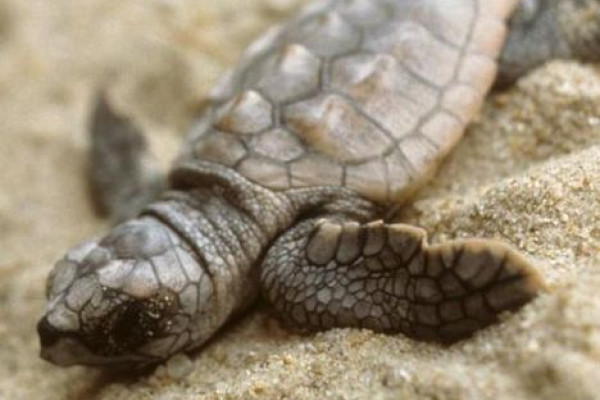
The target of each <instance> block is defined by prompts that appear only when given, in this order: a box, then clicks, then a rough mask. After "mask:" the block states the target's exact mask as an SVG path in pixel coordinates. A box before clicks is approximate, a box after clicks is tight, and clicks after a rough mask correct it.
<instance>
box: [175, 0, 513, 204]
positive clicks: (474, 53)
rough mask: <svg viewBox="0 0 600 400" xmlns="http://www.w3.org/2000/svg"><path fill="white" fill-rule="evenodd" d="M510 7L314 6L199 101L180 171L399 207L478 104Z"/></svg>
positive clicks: (482, 1) (355, 2) (442, 2)
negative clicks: (192, 168)
mask: <svg viewBox="0 0 600 400" xmlns="http://www.w3.org/2000/svg"><path fill="white" fill-rule="evenodd" d="M516 3H517V1H516V0H514V1H513V0H338V1H316V2H315V3H313V4H312V5H310V6H309V8H307V9H306V10H305V11H304V12H303V13H302V14H301V15H300V16H299V17H298V18H296V19H295V20H292V21H290V22H289V23H288V24H286V25H284V26H282V27H276V28H273V29H272V30H271V31H269V32H267V33H266V34H265V35H264V36H263V37H262V38H260V39H259V40H258V41H256V42H255V43H254V44H253V45H251V46H250V48H249V49H248V50H247V52H246V53H245V54H244V55H243V57H242V60H241V62H240V64H239V66H238V67H237V68H235V69H234V70H232V71H230V72H229V73H228V74H227V75H226V76H225V77H224V78H223V79H222V81H221V82H220V83H219V84H218V85H217V86H216V87H215V88H214V89H213V91H212V92H211V93H210V95H209V100H210V103H209V104H210V105H209V106H208V107H207V109H206V111H205V112H204V114H203V115H202V117H201V118H200V119H199V121H198V122H197V123H196V124H195V126H194V128H193V129H192V131H191V133H190V134H189V136H188V138H187V140H186V144H185V146H184V148H183V152H182V154H181V158H180V159H181V160H186V159H189V158H197V159H202V160H208V161H213V162H217V163H220V164H223V165H226V166H228V167H231V168H234V169H235V170H237V171H238V172H239V173H241V174H242V175H244V176H246V177H247V178H249V179H251V180H252V181H255V182H257V183H259V184H262V185H264V186H267V187H269V188H272V189H287V188H292V187H306V186H320V185H337V186H346V187H349V188H352V189H355V190H356V191H358V192H359V193H361V194H362V195H364V196H366V197H368V198H370V199H372V200H375V201H378V202H397V201H402V200H403V199H405V198H406V196H407V195H408V194H409V193H410V192H412V191H413V190H414V189H415V188H417V187H418V186H420V185H421V184H423V183H424V182H426V180H427V179H428V178H429V177H431V175H432V174H433V172H434V171H435V169H436V168H437V166H438V164H439V163H440V161H441V160H442V159H443V157H444V156H445V155H446V154H447V153H448V152H449V151H450V150H451V149H452V147H453V146H454V145H455V144H456V142H457V141H458V139H459V138H460V137H461V135H462V133H463V132H464V130H465V127H466V125H467V124H468V123H469V121H470V120H471V119H472V117H473V115H474V114H475V113H476V112H477V111H478V109H479V107H480V106H481V104H482V101H483V98H484V96H485V95H486V93H487V91H488V90H489V88H490V86H491V84H492V82H493V80H494V78H495V74H496V61H495V60H496V57H497V55H498V53H499V51H500V50H501V48H502V45H503V42H504V37H505V33H506V32H505V31H506V28H505V22H506V19H507V18H508V16H509V15H510V13H511V12H512V10H513V9H514V7H515V5H516Z"/></svg>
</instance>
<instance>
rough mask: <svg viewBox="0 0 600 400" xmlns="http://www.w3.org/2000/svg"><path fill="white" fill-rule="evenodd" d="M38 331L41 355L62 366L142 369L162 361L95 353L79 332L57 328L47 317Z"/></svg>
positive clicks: (146, 357) (42, 320) (135, 356)
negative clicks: (81, 338)
mask: <svg viewBox="0 0 600 400" xmlns="http://www.w3.org/2000/svg"><path fill="white" fill-rule="evenodd" d="M37 331H38V335H39V338H40V357H41V358H42V359H44V360H45V361H47V362H49V363H52V364H55V365H58V366H61V367H70V366H73V365H87V366H91V367H101V366H106V365H112V366H114V367H115V368H116V369H129V368H135V369H140V368H144V367H146V366H150V365H153V364H156V363H157V362H159V361H160V360H159V359H157V358H154V357H150V356H141V355H125V356H117V357H115V356H102V355H98V354H95V353H94V352H92V351H91V350H90V349H89V348H88V347H87V346H86V345H84V344H83V343H82V341H81V340H80V339H79V337H78V335H77V333H74V332H63V331H61V330H59V329H56V328H55V327H53V326H52V324H51V323H50V322H49V321H48V319H47V318H46V317H42V318H41V319H40V321H39V322H38V324H37Z"/></svg>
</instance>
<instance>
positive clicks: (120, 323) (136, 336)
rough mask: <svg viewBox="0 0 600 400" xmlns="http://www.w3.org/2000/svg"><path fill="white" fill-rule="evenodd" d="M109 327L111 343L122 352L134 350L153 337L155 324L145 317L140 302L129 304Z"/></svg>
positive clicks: (120, 311) (119, 311)
mask: <svg viewBox="0 0 600 400" xmlns="http://www.w3.org/2000/svg"><path fill="white" fill-rule="evenodd" d="M115 312H116V313H117V314H118V315H116V318H115V319H114V320H113V321H114V322H113V323H112V325H111V327H110V333H109V334H110V336H111V337H112V341H113V342H114V343H115V344H116V345H117V346H119V347H121V348H122V349H123V350H124V351H127V350H134V348H135V347H138V346H139V345H141V344H143V343H144V342H145V341H146V340H147V339H148V338H149V337H152V336H153V331H154V330H155V329H156V326H155V325H157V323H156V321H153V320H152V319H151V318H149V317H148V316H147V315H145V312H144V307H143V305H142V303H141V302H131V303H128V304H125V305H124V308H123V309H121V310H117V311H115Z"/></svg>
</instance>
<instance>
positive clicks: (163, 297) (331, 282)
mask: <svg viewBox="0 0 600 400" xmlns="http://www.w3.org/2000/svg"><path fill="white" fill-rule="evenodd" d="M517 3H518V1H517V0H514V1H513V0H333V1H317V2H315V3H314V4H313V5H312V6H310V7H309V8H307V9H306V10H304V12H302V13H301V14H300V15H299V16H298V17H297V18H295V19H293V20H292V21H290V22H289V23H287V24H286V25H284V26H282V27H278V28H274V29H273V30H271V31H270V32H268V33H267V34H266V35H265V36H264V37H262V38H261V39H260V40H258V41H257V42H256V43H254V44H253V45H252V46H251V47H250V48H249V49H248V51H247V52H246V53H245V55H244V56H243V57H242V60H241V62H240V65H239V66H238V67H237V68H236V69H234V70H233V71H232V72H231V73H230V74H228V75H227V76H226V77H225V78H224V79H223V80H222V81H221V83H220V84H219V85H217V87H216V88H215V89H214V90H213V91H212V92H211V94H210V104H209V106H208V107H207V108H206V110H205V111H204V112H203V115H202V116H201V117H200V118H199V120H198V121H197V122H196V123H195V125H194V127H193V129H192V130H191V132H190V134H189V136H188V137H187V139H186V141H185V144H184V146H183V149H182V151H181V154H180V156H179V157H178V159H177V160H176V162H175V163H174V167H173V169H172V171H171V173H170V175H169V179H168V184H166V185H163V184H162V180H161V178H160V177H159V175H158V174H156V173H154V172H153V170H152V169H151V168H147V163H146V161H144V157H145V153H144V142H143V140H142V139H143V138H142V136H141V135H140V134H139V133H138V132H137V131H136V130H135V128H133V126H132V125H131V124H130V123H129V122H128V121H127V120H126V119H124V118H121V117H119V116H118V115H116V114H115V113H114V112H113V111H112V110H111V109H110V107H109V106H108V104H107V103H106V102H105V101H104V100H101V101H100V102H99V103H98V105H97V108H96V111H95V114H94V120H93V124H92V133H93V151H92V156H93V164H94V170H93V173H92V182H93V184H94V187H95V190H96V200H97V202H98V204H99V205H100V206H101V207H103V208H104V209H105V210H106V211H108V212H110V213H112V214H113V215H117V216H119V217H121V218H124V217H126V216H129V215H131V214H134V216H133V217H132V218H129V219H127V220H126V221H125V222H122V223H121V224H119V225H117V226H116V227H115V228H114V229H113V230H112V231H110V232H109V233H108V234H107V235H106V236H105V237H104V238H100V239H99V238H95V239H92V240H89V241H87V242H85V243H83V244H82V245H80V246H78V247H75V248H74V249H72V250H71V251H70V252H68V253H67V255H66V256H65V257H64V258H63V259H62V260H60V261H58V263H57V264H56V266H55V267H54V269H53V271H52V272H51V274H50V276H49V278H48V284H47V297H48V305H47V308H46V313H45V316H44V317H43V318H42V319H41V320H40V322H39V324H38V331H39V335H40V339H41V346H42V357H43V358H45V359H46V360H49V361H51V362H53V363H56V364H59V365H72V364H86V365H96V366H112V367H143V366H146V365H151V364H155V363H157V362H160V361H162V360H164V359H166V358H168V357H170V356H171V355H173V354H175V353H177V352H182V351H190V350H193V349H195V348H198V347H199V346H201V345H202V344H203V343H205V342H206V341H207V340H208V339H209V338H210V337H211V336H213V335H214V334H215V332H216V331H217V330H218V329H219V328H220V327H222V326H223V324H224V323H225V322H227V321H228V320H230V319H231V318H232V317H233V316H234V315H238V314H240V313H242V312H243V311H244V310H245V309H247V308H248V306H249V305H251V304H252V303H254V302H255V301H256V299H257V298H258V297H259V295H262V297H263V298H264V299H265V300H266V302H267V303H269V304H270V305H271V306H272V307H273V308H274V310H276V312H277V313H278V314H279V315H280V316H281V318H282V319H283V320H285V321H286V322H287V324H288V325H291V326H295V327H298V328H301V329H305V330H320V329H327V328H331V327H364V328H369V329H373V330H376V331H381V332H402V333H404V334H406V335H408V336H410V337H413V338H417V339H424V340H437V341H443V342H453V341H456V340H459V339H462V338H465V337H467V336H468V335H470V334H472V333H473V332H474V331H476V330H478V329H480V328H482V327H485V326H487V325H489V324H490V323H493V322H494V321H496V320H497V315H498V314H499V313H501V312H503V311H506V310H514V309H516V308H518V307H520V306H522V305H523V304H525V303H526V302H528V301H530V300H531V299H532V298H533V297H534V296H535V295H536V294H537V293H538V292H539V291H540V290H543V288H544V284H543V280H542V279H541V277H540V276H539V274H538V273H537V272H536V271H535V269H534V268H533V267H532V266H531V264H530V262H529V261H528V260H527V259H526V258H525V257H524V256H522V255H520V254H519V253H518V252H517V251H516V250H514V249H512V248H511V247H509V246H508V245H506V244H504V243H502V242H499V241H495V240H487V239H468V240H456V241H449V242H446V243H442V244H440V245H432V246H429V245H427V243H426V233H425V231H424V230H423V229H420V228H417V227H414V226H409V225H405V224H399V223H389V222H386V220H382V218H384V219H385V218H386V216H387V215H388V214H387V211H388V210H389V209H390V208H393V207H394V206H397V205H399V204H402V203H403V202H405V201H406V200H407V199H408V198H409V196H410V194H411V193H413V192H414V190H415V189H416V188H418V187H419V186H421V185H423V184H424V183H425V182H426V181H427V179H429V178H430V177H431V175H432V174H433V173H434V171H435V169H436V167H437V166H438V164H439V163H440V161H441V160H442V159H443V158H444V156H445V155H446V154H447V153H448V152H449V151H450V150H451V149H452V148H453V147H454V145H455V144H456V142H457V141H458V140H459V138H460V137H461V135H462V133H463V132H464V130H465V127H466V126H467V124H468V123H469V121H470V120H471V118H472V117H473V115H474V113H476V112H477V110H478V108H479V107H480V106H481V104H482V101H483V99H484V97H485V95H486V93H487V92H488V90H489V88H490V86H491V85H492V84H493V82H494V79H495V76H496V69H497V67H496V61H495V60H496V59H497V57H498V54H500V53H501V51H502V46H503V44H504V42H505V31H506V27H505V23H506V21H507V20H508V18H509V16H510V15H511V14H512V13H513V11H514V9H515V8H516V7H517ZM599 9H600V2H599V1H598V0H588V1H586V0H564V1H558V0H556V1H552V0H547V1H543V0H542V1H523V2H522V4H521V6H520V7H519V11H518V12H517V14H516V15H515V16H514V17H513V19H512V20H511V22H510V29H511V31H510V35H509V36H508V43H507V44H506V47H505V50H504V52H503V53H502V54H501V56H500V60H501V62H500V79H501V82H503V83H506V82H510V81H511V80H514V79H515V77H516V76H518V75H519V74H522V73H523V72H525V71H526V70H528V69H530V68H531V67H533V66H535V65H537V64H539V63H541V62H543V61H545V60H547V59H550V58H556V57H578V58H582V59H587V60H593V59H597V58H598V55H600V23H599V21H600V14H599ZM163 186H165V187H166V188H165V190H164V191H162V193H161V194H160V195H158V192H159V191H161V190H162V188H163ZM139 209H141V211H137V210H139Z"/></svg>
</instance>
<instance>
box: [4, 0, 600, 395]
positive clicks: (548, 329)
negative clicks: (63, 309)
mask: <svg viewBox="0 0 600 400" xmlns="http://www.w3.org/2000/svg"><path fill="white" fill-rule="evenodd" d="M303 2H306V1H301V0H201V1H198V0H196V1H192V0H145V1H143V2H142V1H117V0H86V1H75V0H55V1H42V0H27V1H19V0H0V121H1V124H0V399H32V400H35V399H57V400H58V399H61V400H63V399H87V398H90V399H136V400H137V399H163V400H167V399H169V400H171V399H220V398H225V399H247V398H288V399H296V398H302V399H304V398H309V399H313V398H314V399H326V398H331V399H353V398H355V399H365V398H373V399H400V398H402V399H413V398H414V399H600V386H599V383H598V382H600V295H599V294H598V293H599V292H600V69H599V68H598V67H594V66H584V65H580V64H577V63H572V62H555V63H552V64H550V65H548V66H546V67H543V68H541V69H539V70H537V71H535V72H533V73H532V74H530V75H529V76H528V77H526V78H524V79H522V80H521V81H520V82H519V83H518V85H517V86H516V87H514V88H513V89H511V90H510V91H508V92H506V93H501V94H496V95H494V96H492V97H491V98H490V100H489V102H488V104H487V105H486V107H485V109H484V110H483V112H482V115H481V117H480V118H479V120H478V121H477V122H476V123H475V124H474V125H473V126H472V128H471V129H470V130H469V132H468V133H467V136H466V139H465V140H464V141H463V142H462V143H461V144H460V145H459V148H458V149H457V151H456V152H455V153H454V154H453V155H452V157H451V158H450V159H449V160H448V162H447V163H446V164H444V166H443V168H442V171H441V173H440V174H439V176H438V177H437V178H436V180H435V181H434V182H433V184H432V185H430V186H429V187H428V188H427V189H425V190H423V191H422V192H421V193H420V194H419V197H418V199H417V201H415V202H414V203H413V204H412V205H411V206H408V207H406V209H405V210H404V213H403V217H404V218H403V220H404V221H408V222H412V223H417V224H420V225H422V226H424V227H425V228H426V229H427V230H428V231H429V232H430V234H431V236H432V240H434V241H439V240H444V239H448V238H454V237H468V236H474V235H475V236H484V237H498V238H502V239H504V240H507V241H509V242H511V243H513V244H514V245H515V246H518V247H519V248H521V249H522V250H523V251H524V252H526V253H527V254H529V255H530V256H531V257H533V258H534V259H535V260H536V262H537V264H538V265H539V269H540V271H541V272H542V274H543V275H544V276H545V277H546V278H547V279H548V281H549V283H550V285H551V291H550V292H549V293H548V294H546V295H543V296H541V297H539V298H538V299H537V300H535V301H534V302H533V303H531V304H530V305H528V306H527V307H525V308H524V309H523V310H522V311H520V312H519V313H517V314H514V315H510V316H507V317H506V318H505V321H504V322H503V323H502V324H500V325H497V326H494V327H491V328H489V329H487V330H485V331H483V332H481V333H480V334H478V335H476V337H474V338H473V339H470V340H467V341H464V342H462V343H459V344H457V345H454V346H452V347H449V348H444V347H441V346H437V345H432V344H424V343H418V342H415V341H412V340H408V339H406V338H405V337H403V336H402V335H397V336H386V335H381V334H375V333H372V332H369V331H360V330H332V331H329V332H325V333H321V334H317V335H313V336H298V335H295V334H291V333H288V332H286V331H285V330H283V329H281V328H280V327H279V326H278V324H277V322H276V321H275V320H273V319H272V318H271V317H270V316H269V314H268V312H267V311H265V310H263V309H261V308H260V307H259V309H258V310H255V311H253V312H252V313H250V314H249V315H248V316H247V317H245V318H244V319H243V320H242V321H240V322H238V323H236V324H232V326H230V327H228V328H227V329H226V330H225V331H224V332H223V334H222V335H220V336H219V337H218V338H216V340H214V341H213V342H211V343H210V344H209V346H207V347H206V348H205V349H204V350H203V351H202V352H199V353H197V354H194V355H192V357H191V361H192V369H191V372H190V373H189V375H187V376H186V377H185V378H184V379H183V380H179V381H177V380H173V379H170V378H169V376H168V374H167V373H166V372H165V368H164V367H162V368H159V369H158V370H157V371H156V372H155V373H153V374H150V375H147V376H143V377H138V378H135V379H116V378H114V377H108V376H106V375H103V374H101V373H99V372H98V371H95V370H92V369H87V368H81V367H74V368H70V369H60V368H57V367H54V366H51V365H49V364H47V363H45V362H43V361H41V360H40V359H38V354H37V353H38V350H39V347H38V342H37V336H36V334H35V323H36V320H37V318H38V317H39V315H40V313H41V311H42V308H43V304H44V300H43V288H44V279H45V276H46V274H47V273H48V271H49V270H50V268H51V266H52V264H53V262H54V260H56V259H57V258H58V257H60V256H61V255H62V253H63V252H64V251H65V249H66V248H68V247H70V246H71V245H73V244H74V243H76V242H77V241H79V240H81V239H83V238H85V237H87V236H89V235H93V234H97V233H99V232H102V231H103V230H104V229H106V228H107V225H106V223H105V222H104V221H102V220H100V219H98V218H96V217H95V216H94V214H93V212H92V209H91V207H90V204H89V202H88V199H87V197H86V192H85V188H86V186H85V179H84V169H85V162H86V136H85V133H86V119H87V117H88V112H89V105H90V101H91V98H92V94H93V93H94V88H96V87H98V86H105V87H109V88H110V93H111V96H112V98H113V99H114V101H115V103H116V104H117V105H118V106H119V107H120V108H121V109H122V110H123V112H126V113H127V114H129V115H130V116H131V117H132V118H134V119H135V120H136V121H137V122H138V123H139V124H141V125H142V126H144V127H145V128H146V129H147V131H148V132H149V133H150V134H151V139H152V145H153V148H154V152H155V154H156V155H157V156H159V157H160V159H161V162H162V163H163V165H164V166H165V167H166V166H167V165H168V162H169V159H170V158H171V157H172V156H173V154H174V152H175V151H176V149H177V145H178V143H179V141H180V139H181V136H182V135H183V134H184V133H185V130H186V127H187V126H188V125H189V123H190V121H191V119H192V117H193V115H194V113H195V112H196V111H197V110H198V109H199V108H200V107H201V105H202V98H203V95H204V94H205V92H206V91H207V89H208V88H210V86H211V84H212V83H213V82H214V81H215V79H216V78H218V76H219V75H220V74H221V73H222V72H223V71H224V69H225V68H227V67H228V66H230V65H232V64H233V63H234V62H235V60H236V58H237V57H238V55H239V53H240V51H241V50H242V49H243V48H244V47H245V46H246V45H247V44H248V42H249V41H251V39H253V38H254V37H256V36H257V35H258V34H259V33H260V32H262V31H264V30H265V29H266V28H268V27H269V26H271V25H272V24H274V23H276V22H277V21H279V20H281V19H283V18H285V16H286V15H288V14H290V13H292V12H293V11H294V10H295V9H296V8H297V7H299V6H300V5H301V3H303Z"/></svg>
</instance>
